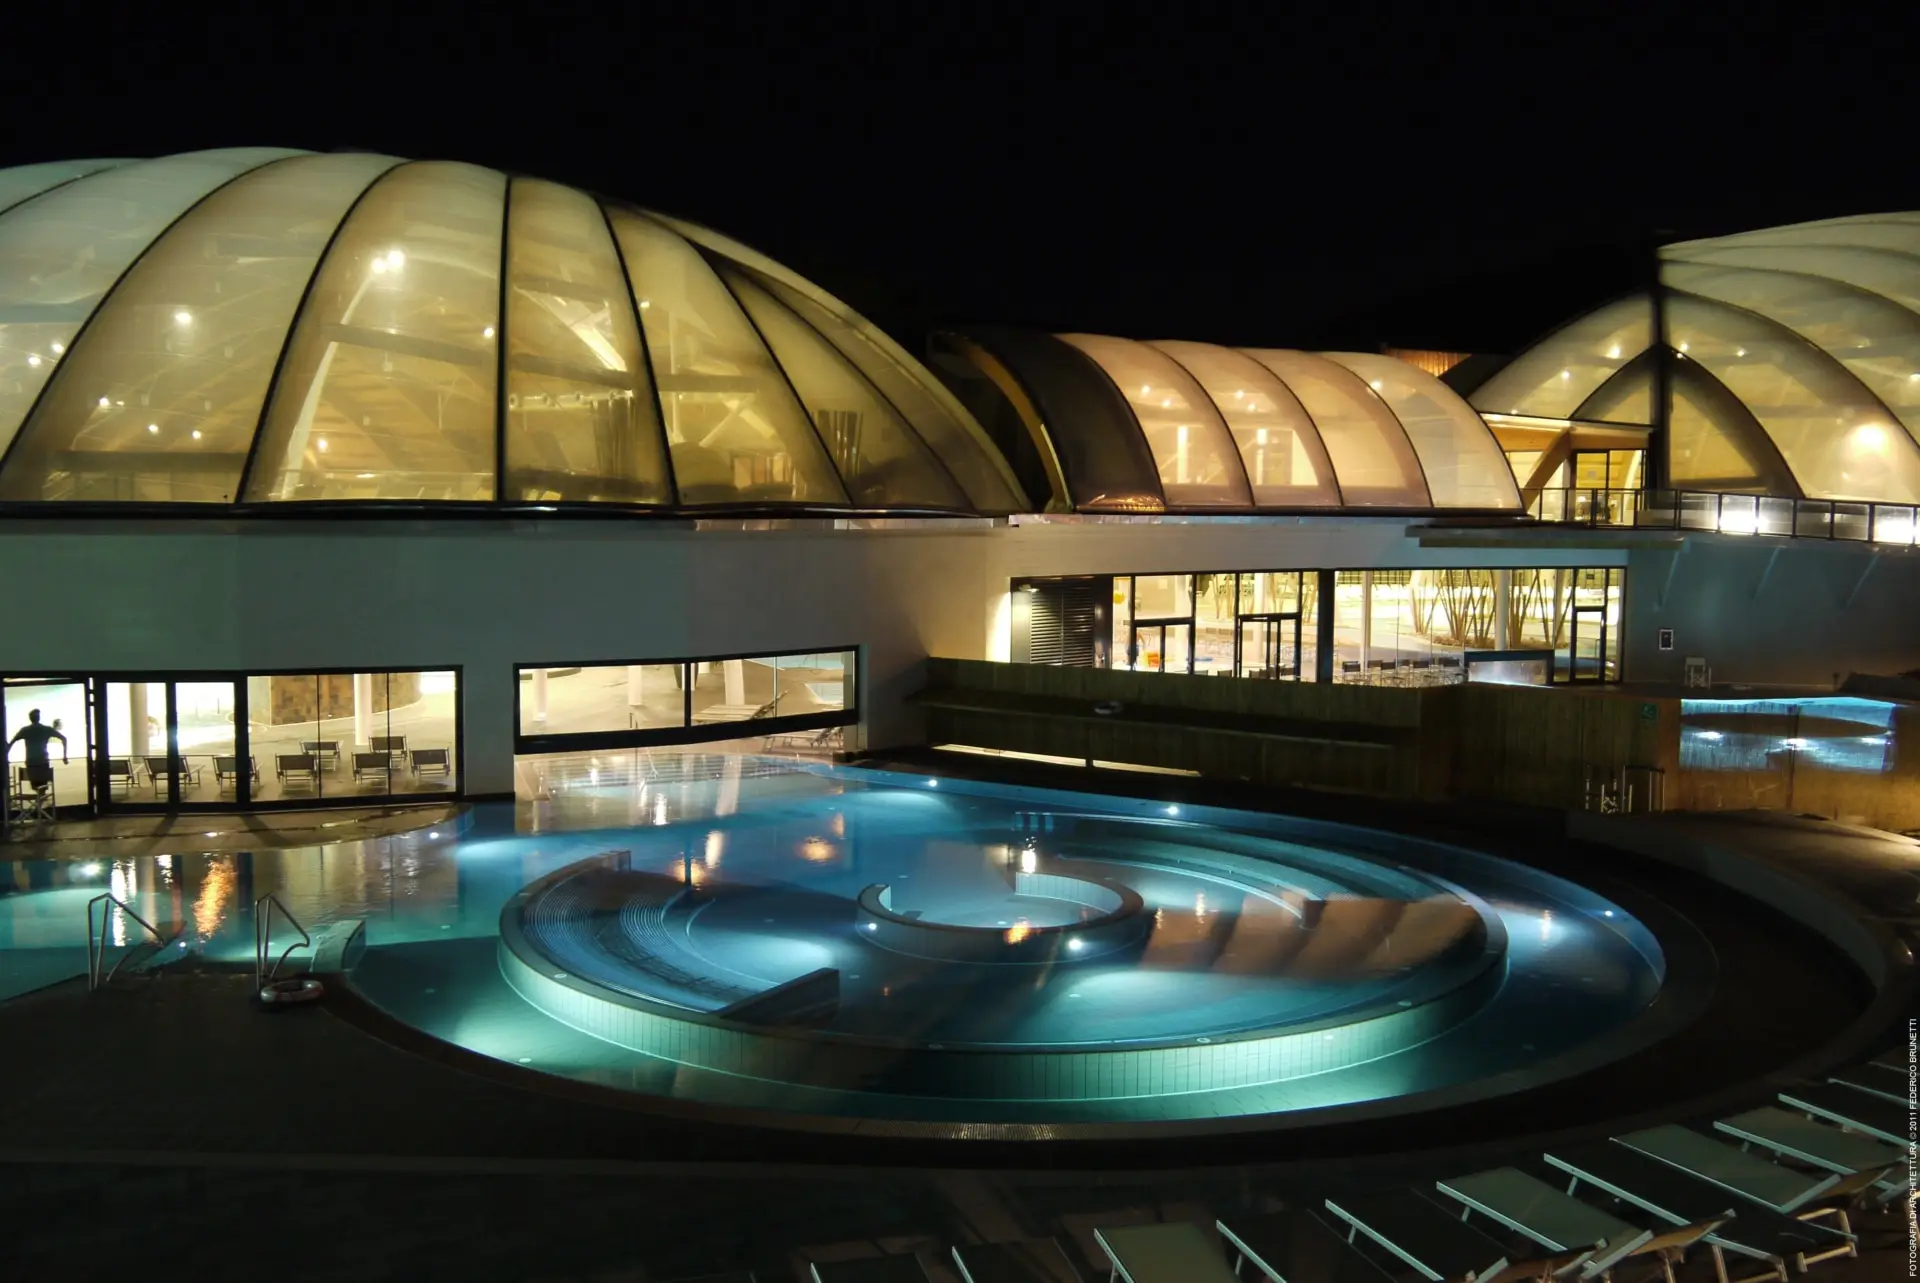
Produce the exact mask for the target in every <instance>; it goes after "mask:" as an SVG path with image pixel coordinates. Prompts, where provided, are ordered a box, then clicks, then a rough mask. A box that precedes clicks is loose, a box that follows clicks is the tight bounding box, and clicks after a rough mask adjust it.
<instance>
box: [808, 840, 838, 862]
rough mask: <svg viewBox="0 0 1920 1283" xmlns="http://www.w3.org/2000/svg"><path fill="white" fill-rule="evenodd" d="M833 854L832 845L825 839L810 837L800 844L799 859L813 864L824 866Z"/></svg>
mask: <svg viewBox="0 0 1920 1283" xmlns="http://www.w3.org/2000/svg"><path fill="white" fill-rule="evenodd" d="M834 854H835V852H834V846H833V843H831V842H829V841H827V840H826V839H825V838H817V837H810V838H807V839H806V840H805V841H803V842H802V843H800V858H801V859H803V860H807V861H810V862H811V863H814V864H824V863H825V862H827V861H828V860H831V859H832V858H833V857H834Z"/></svg>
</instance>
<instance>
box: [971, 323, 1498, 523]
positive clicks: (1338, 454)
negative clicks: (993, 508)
mask: <svg viewBox="0 0 1920 1283" xmlns="http://www.w3.org/2000/svg"><path fill="white" fill-rule="evenodd" d="M975 335H977V337H978V340H979V346H978V347H976V348H975V349H974V356H973V359H975V360H976V361H988V362H1003V364H1002V365H1001V367H1000V368H1001V370H1002V371H1003V372H1005V377H1011V378H1017V379H1018V380H1019V381H1020V383H1021V384H1022V385H1023V387H1022V391H1023V393H1024V395H1023V396H1022V397H1021V398H1020V403H1021V404H1022V405H1024V406H1026V407H1028V410H1027V413H1029V414H1030V417H1031V418H1032V419H1034V420H1035V422H1032V423H1030V424H1029V425H1028V426H1029V430H1030V431H1032V432H1033V433H1034V435H1035V436H1036V437H1039V438H1043V439H1044V441H1045V443H1046V445H1047V447H1048V448H1049V452H1050V456H1051V461H1052V470H1053V472H1054V474H1055V476H1056V478H1057V479H1056V486H1057V487H1059V488H1062V489H1064V491H1065V492H1066V495H1067V498H1068V501H1069V502H1070V504H1071V506H1072V507H1074V508H1076V509H1078V510H1081V511H1101V510H1108V511H1132V512H1159V511H1175V512H1179V511H1191V512H1258V511H1263V510H1273V509H1298V508H1349V509H1364V508H1378V509H1413V510H1423V509H1424V510H1431V509H1471V510H1518V509H1519V508H1520V506H1521V505H1520V495H1519V491H1518V489H1517V488H1516V486H1515V484H1514V479H1513V473H1512V470H1511V469H1510V468H1509V467H1508V465H1507V462H1506V458H1505V456H1504V455H1503V454H1502V453H1501V450H1500V446H1499V443H1498V442H1497V441H1496V440H1495V439H1494V436H1493V433H1492V432H1491V431H1490V430H1489V429H1488V427H1487V424H1486V422H1485V421H1484V420H1483V419H1481V417H1480V416H1479V415H1478V414H1476V413H1475V412H1474V411H1473V409H1472V407H1471V406H1469V405H1468V404H1467V403H1466V402H1465V401H1463V400H1461V399H1460V397H1459V396H1458V395H1456V394H1455V393H1454V392H1453V391H1452V389H1450V388H1448V387H1447V386H1446V385H1445V384H1443V383H1441V382H1440V380H1439V379H1437V378H1435V377H1433V376H1432V375H1430V374H1427V373H1426V372H1424V371H1422V370H1418V369H1415V368H1414V367H1413V366H1411V365H1408V364H1406V363H1405V362H1402V361H1398V360H1395V359H1394V358H1392V357H1387V356H1378V355H1370V354H1363V353H1340V352H1334V353H1321V354H1315V353H1310V352H1291V351H1277V350H1273V349H1254V348H1244V349H1242V348H1226V347H1215V346H1213V345H1211V344H1206V343H1181V342H1156V343H1143V342H1137V341H1135V340H1132V339H1121V338H1112V337H1108V336H1105V335H1097V334H1062V335H1058V336H1054V337H1052V338H1048V337H1047V336H1043V335H1026V336H1022V335H1019V334H1018V333H1017V332H1007V331H976V332H973V334H972V335H969V336H964V337H968V338H969V339H971V338H972V337H974V336H975ZM1002 381H1004V378H1003V380H1002Z"/></svg>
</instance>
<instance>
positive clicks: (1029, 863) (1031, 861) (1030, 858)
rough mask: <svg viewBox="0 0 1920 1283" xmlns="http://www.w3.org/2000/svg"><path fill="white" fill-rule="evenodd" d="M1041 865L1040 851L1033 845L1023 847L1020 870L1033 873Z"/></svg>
mask: <svg viewBox="0 0 1920 1283" xmlns="http://www.w3.org/2000/svg"><path fill="white" fill-rule="evenodd" d="M1039 867H1040V853H1039V852H1038V851H1036V850H1034V849H1033V848H1032V847H1031V846H1028V847H1023V848H1022V849H1021V851H1020V872H1022V873H1032V872H1033V871H1034V870H1035V869H1037V868H1039Z"/></svg>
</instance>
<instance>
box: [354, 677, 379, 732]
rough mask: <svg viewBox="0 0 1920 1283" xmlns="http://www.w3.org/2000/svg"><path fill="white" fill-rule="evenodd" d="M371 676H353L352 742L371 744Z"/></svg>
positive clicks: (372, 723)
mask: <svg viewBox="0 0 1920 1283" xmlns="http://www.w3.org/2000/svg"><path fill="white" fill-rule="evenodd" d="M373 725H374V722H373V674H372V673H355V674H354V675H353V742H354V743H355V744H368V745H371V744H372V743H373Z"/></svg>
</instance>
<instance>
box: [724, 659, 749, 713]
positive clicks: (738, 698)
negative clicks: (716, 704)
mask: <svg viewBox="0 0 1920 1283" xmlns="http://www.w3.org/2000/svg"><path fill="white" fill-rule="evenodd" d="M720 674H721V678H722V680H723V681H724V683H725V685H726V698H725V700H724V701H723V702H725V703H728V704H734V705H740V704H744V703H746V702H747V663H746V661H745V660H743V659H728V660H723V661H721V664H720Z"/></svg>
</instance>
